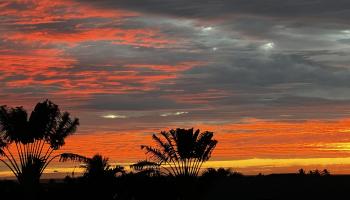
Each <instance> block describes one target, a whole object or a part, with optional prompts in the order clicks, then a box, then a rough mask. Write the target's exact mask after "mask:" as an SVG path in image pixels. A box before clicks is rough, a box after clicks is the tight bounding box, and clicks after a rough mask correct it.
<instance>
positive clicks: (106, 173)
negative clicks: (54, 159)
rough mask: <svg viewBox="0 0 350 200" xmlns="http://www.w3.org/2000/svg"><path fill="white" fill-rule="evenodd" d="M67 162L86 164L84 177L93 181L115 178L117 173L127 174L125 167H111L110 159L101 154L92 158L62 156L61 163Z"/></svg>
mask: <svg viewBox="0 0 350 200" xmlns="http://www.w3.org/2000/svg"><path fill="white" fill-rule="evenodd" d="M66 161H78V162H82V163H84V165H82V167H83V168H85V173H84V177H87V178H89V179H93V180H97V179H102V178H108V177H114V176H115V175H116V174H117V173H122V174H124V172H125V171H124V167H122V166H119V165H117V166H115V167H111V165H110V164H109V161H108V158H106V157H103V156H102V155H100V154H96V155H94V156H93V157H92V158H88V157H85V156H82V155H78V154H73V153H63V154H61V155H60V162H66Z"/></svg>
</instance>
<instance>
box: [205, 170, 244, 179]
mask: <svg viewBox="0 0 350 200" xmlns="http://www.w3.org/2000/svg"><path fill="white" fill-rule="evenodd" d="M242 176H243V174H241V173H239V172H235V171H232V169H225V168H219V169H215V168H208V169H206V170H205V171H204V172H203V173H202V177H204V178H206V177H209V178H223V177H242Z"/></svg>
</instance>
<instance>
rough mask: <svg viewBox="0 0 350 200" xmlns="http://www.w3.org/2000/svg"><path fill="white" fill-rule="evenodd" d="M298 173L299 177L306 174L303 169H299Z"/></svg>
mask: <svg viewBox="0 0 350 200" xmlns="http://www.w3.org/2000/svg"><path fill="white" fill-rule="evenodd" d="M298 173H299V175H301V176H304V175H306V172H305V170H304V169H299V171H298Z"/></svg>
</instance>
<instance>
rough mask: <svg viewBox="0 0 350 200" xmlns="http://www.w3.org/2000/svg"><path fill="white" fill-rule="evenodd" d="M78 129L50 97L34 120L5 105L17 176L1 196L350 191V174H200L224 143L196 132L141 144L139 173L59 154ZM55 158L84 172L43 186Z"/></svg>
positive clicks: (319, 194)
mask: <svg viewBox="0 0 350 200" xmlns="http://www.w3.org/2000/svg"><path fill="white" fill-rule="evenodd" d="M78 125H79V122H78V119H72V118H71V117H70V115H69V113H67V112H61V111H60V110H59V108H58V106H57V105H55V104H53V103H52V102H50V101H48V100H46V101H44V102H42V103H38V104H37V105H36V107H35V108H34V110H33V112H32V113H31V115H30V116H29V117H28V114H27V112H26V111H25V110H24V109H23V108H22V107H16V108H8V107H6V106H1V107H0V156H1V157H0V161H1V162H3V163H4V164H5V165H6V166H7V167H8V168H9V169H10V170H11V171H12V172H13V174H14V175H15V177H16V178H17V181H7V180H3V181H0V197H1V199H50V200H55V199H57V200H58V199H60V200H61V199H119V200H137V199H154V200H158V199H159V200H161V199H162V200H163V199H167V200H185V199H186V200H187V199H188V200H195V199H201V200H206V199H208V200H209V199H244V200H246V199H248V200H249V199H261V200H268V199H270V200H272V199H276V200H277V199H287V200H288V199H343V198H344V197H346V196H348V191H349V189H350V184H349V183H350V175H331V174H330V172H329V171H328V170H326V169H325V170H322V171H320V170H317V169H316V170H311V171H309V172H306V171H305V170H303V169H300V170H299V171H298V173H295V174H272V175H266V176H265V175H262V174H260V175H257V176H244V175H243V174H241V173H239V172H235V171H232V170H231V169H223V168H219V169H214V168H209V169H206V170H204V172H203V173H200V172H201V169H202V164H203V163H204V162H206V161H207V160H209V159H210V157H211V153H212V152H213V150H214V149H215V147H216V145H217V141H216V140H215V139H213V136H214V134H213V133H212V132H208V131H205V132H200V131H199V130H194V129H179V128H178V129H173V130H170V131H163V132H161V133H160V134H159V135H156V134H154V135H153V136H152V138H153V140H154V143H155V145H154V146H148V145H142V146H141V149H143V150H145V152H146V155H147V156H148V157H147V159H146V160H142V161H139V162H137V163H135V164H133V165H131V166H130V168H131V169H132V171H131V172H126V171H125V170H124V168H123V167H121V166H118V165H117V166H111V165H110V163H109V162H108V158H105V157H103V156H102V155H99V154H96V155H94V156H93V157H91V158H90V157H86V156H83V155H79V154H75V153H63V154H54V152H55V150H57V149H59V148H60V147H61V146H63V145H64V144H65V143H64V140H65V138H66V137H68V136H69V135H71V134H73V133H74V132H75V131H76V128H77V126H78ZM11 145H12V147H13V148H10V147H11ZM13 151H16V152H13ZM15 153H16V154H18V155H19V156H18V158H15V156H14V154H15ZM55 158H58V159H59V161H61V162H68V161H70V162H80V163H81V166H82V167H83V168H84V169H85V172H84V174H83V175H82V176H81V177H76V178H74V177H73V178H72V177H69V176H67V177H66V178H65V179H63V180H46V181H44V180H41V181H40V178H41V175H42V173H43V171H44V169H45V168H46V167H47V166H48V164H49V163H50V162H51V161H52V160H54V159H55ZM199 175H200V176H199Z"/></svg>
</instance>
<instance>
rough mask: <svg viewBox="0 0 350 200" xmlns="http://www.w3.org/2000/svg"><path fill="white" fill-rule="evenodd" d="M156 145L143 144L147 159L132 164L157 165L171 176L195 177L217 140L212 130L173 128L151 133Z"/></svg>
mask: <svg viewBox="0 0 350 200" xmlns="http://www.w3.org/2000/svg"><path fill="white" fill-rule="evenodd" d="M152 139H153V140H154V142H155V143H156V145H157V146H156V147H152V146H146V145H142V146H141V149H144V150H146V154H150V155H151V156H150V160H148V161H141V162H138V163H136V164H134V165H132V166H131V167H133V168H135V167H136V168H138V169H142V168H143V167H146V166H151V167H154V166H160V167H161V168H162V170H164V171H165V172H166V173H167V174H169V175H171V176H197V175H198V173H199V172H200V169H201V167H202V165H203V163H204V162H206V161H207V160H209V158H210V156H211V153H212V152H213V150H214V148H215V146H216V144H217V141H216V140H214V139H213V132H208V131H205V132H202V133H200V131H199V130H196V131H193V128H192V129H180V128H178V129H172V130H170V131H169V132H167V131H162V132H161V133H160V134H159V136H158V135H155V134H153V136H152Z"/></svg>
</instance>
